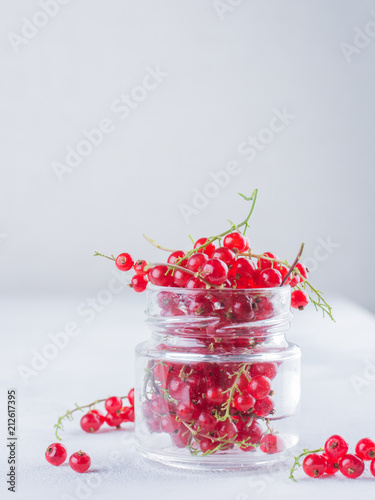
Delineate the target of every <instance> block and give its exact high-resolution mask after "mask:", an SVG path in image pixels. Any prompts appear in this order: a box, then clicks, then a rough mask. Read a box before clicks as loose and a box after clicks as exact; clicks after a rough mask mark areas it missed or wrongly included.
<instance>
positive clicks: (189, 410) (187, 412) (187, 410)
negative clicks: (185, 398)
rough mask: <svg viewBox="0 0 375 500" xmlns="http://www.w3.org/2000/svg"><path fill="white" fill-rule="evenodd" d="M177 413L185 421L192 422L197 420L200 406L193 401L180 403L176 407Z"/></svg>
mask: <svg viewBox="0 0 375 500" xmlns="http://www.w3.org/2000/svg"><path fill="white" fill-rule="evenodd" d="M176 415H177V416H178V418H179V419H180V420H182V421H183V422H190V421H191V420H195V419H196V418H197V416H198V408H197V407H196V406H195V405H194V404H193V403H191V402H187V403H182V402H181V403H178V405H177V408H176Z"/></svg>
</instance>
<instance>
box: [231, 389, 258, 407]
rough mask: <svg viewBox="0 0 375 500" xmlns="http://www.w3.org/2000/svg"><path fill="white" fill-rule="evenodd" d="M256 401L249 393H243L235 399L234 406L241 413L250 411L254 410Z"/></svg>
mask: <svg viewBox="0 0 375 500" xmlns="http://www.w3.org/2000/svg"><path fill="white" fill-rule="evenodd" d="M254 404H255V399H254V398H253V396H251V395H250V394H249V393H248V392H243V393H242V394H239V395H238V396H236V397H235V398H234V406H235V407H236V408H237V410H239V411H248V410H250V408H253V407H254Z"/></svg>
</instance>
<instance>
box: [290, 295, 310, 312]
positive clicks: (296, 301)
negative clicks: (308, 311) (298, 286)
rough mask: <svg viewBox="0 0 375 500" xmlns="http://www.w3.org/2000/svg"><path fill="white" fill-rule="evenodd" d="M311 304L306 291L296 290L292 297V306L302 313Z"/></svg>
mask: <svg viewBox="0 0 375 500" xmlns="http://www.w3.org/2000/svg"><path fill="white" fill-rule="evenodd" d="M308 302H309V296H308V295H307V293H306V292H305V291H304V290H294V292H292V296H291V303H290V304H291V306H292V307H294V309H299V310H300V311H302V310H303V309H304V308H305V306H307V304H308Z"/></svg>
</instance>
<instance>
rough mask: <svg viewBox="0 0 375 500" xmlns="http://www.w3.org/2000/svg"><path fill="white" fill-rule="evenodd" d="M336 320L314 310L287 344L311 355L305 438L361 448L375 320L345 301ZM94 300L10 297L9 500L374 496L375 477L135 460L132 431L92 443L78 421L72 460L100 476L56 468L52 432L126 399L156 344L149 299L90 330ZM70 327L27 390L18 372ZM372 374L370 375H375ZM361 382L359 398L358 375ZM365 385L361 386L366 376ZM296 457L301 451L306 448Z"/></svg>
mask: <svg viewBox="0 0 375 500" xmlns="http://www.w3.org/2000/svg"><path fill="white" fill-rule="evenodd" d="M330 299H331V302H333V305H334V309H335V316H336V319H337V322H336V323H335V324H334V323H332V322H331V321H330V320H328V319H325V320H323V319H322V318H321V315H320V314H318V313H316V312H315V311H314V310H313V308H312V307H311V308H309V309H307V310H305V311H304V312H302V313H296V317H295V319H294V321H293V324H292V330H291V331H290V333H289V335H288V337H289V340H290V341H293V342H296V343H297V344H299V345H300V347H301V348H302V353H303V361H302V409H301V416H302V418H301V429H300V431H301V432H300V433H301V441H300V446H298V450H299V449H302V448H304V447H309V448H315V447H319V446H321V445H322V444H323V443H324V441H325V439H326V438H327V437H329V436H330V435H331V434H334V433H339V434H342V435H343V436H344V437H345V438H346V439H347V440H348V441H349V442H350V445H351V448H350V449H351V450H352V451H354V446H355V443H356V442H357V440H358V439H360V438H361V437H365V436H369V437H373V438H375V411H374V410H375V373H372V375H373V376H372V379H371V376H370V377H368V374H367V379H366V359H367V360H369V361H372V362H373V363H374V364H375V317H374V316H373V315H372V314H370V313H369V312H367V311H365V310H364V309H362V308H361V307H360V306H358V305H356V304H354V303H352V302H349V301H347V300H346V299H343V298H334V297H333V298H330ZM85 300H86V297H85V296H73V297H69V298H68V297H57V296H52V297H30V296H29V297H27V296H25V297H7V298H2V299H1V365H0V366H1V378H0V382H1V393H0V394H1V397H0V399H1V401H0V434H1V442H0V460H1V461H0V466H1V477H0V498H1V499H3V498H16V499H22V500H34V499H38V500H44V499H51V498H54V499H61V500H69V499H70V500H72V499H89V498H93V499H105V500H111V499H118V498H120V495H121V498H129V499H132V500H137V499H146V498H152V499H155V500H157V499H163V500H165V499H166V498H167V499H169V498H170V499H172V498H179V499H180V500H185V499H186V500H191V499H192V498H198V499H203V498H205V499H206V498H209V499H215V500H221V499H223V500H224V499H225V500H250V499H254V498H255V499H256V498H262V499H265V498H280V499H284V498H297V497H298V498H303V499H304V500H309V499H310V498H311V499H313V498H316V496H317V495H319V496H320V497H321V498H328V497H332V498H345V499H346V498H348V499H349V498H354V497H355V496H358V495H364V496H365V495H368V496H367V497H368V498H370V496H369V494H370V493H371V494H372V496H374V492H375V478H373V477H372V476H371V475H370V473H369V472H368V466H367V471H366V473H365V474H364V476H362V477H361V478H360V479H357V480H349V479H345V478H344V477H343V476H341V475H340V474H337V475H336V476H335V477H324V478H322V479H319V480H313V479H310V478H307V477H306V476H304V474H303V473H302V472H297V474H296V477H297V479H298V482H297V484H295V483H292V482H291V481H290V480H289V479H288V475H289V471H288V470H287V469H283V468H281V469H280V468H279V469H277V470H275V471H274V472H268V473H264V472H262V473H254V472H251V473H250V472H241V473H203V472H202V473H197V472H189V471H185V470H180V469H173V468H168V467H166V466H164V465H159V464H157V463H153V462H149V461H146V460H145V459H142V458H140V457H139V456H137V454H136V453H135V451H134V442H133V433H132V428H131V425H130V424H127V427H125V428H124V429H123V430H121V431H112V430H109V429H108V428H107V429H106V430H103V431H101V432H99V433H97V434H94V435H91V434H86V433H84V432H83V431H81V429H80V426H79V416H78V417H77V418H76V419H75V420H74V421H73V422H71V423H67V425H66V428H65V432H64V433H63V438H64V441H63V442H64V444H65V445H66V446H67V448H68V453H73V452H74V451H78V450H79V449H83V450H85V451H86V452H87V453H89V454H90V456H91V459H92V468H91V470H90V472H89V473H86V474H77V473H75V472H73V471H72V470H71V469H70V468H69V466H68V465H63V466H60V467H53V466H50V465H49V464H47V462H46V461H45V458H44V452H45V449H46V448H47V446H48V445H49V444H50V443H52V442H54V441H55V438H54V430H53V426H54V423H55V422H56V420H57V418H58V416H59V415H62V414H63V413H64V412H65V411H66V410H67V409H68V408H73V407H74V403H75V402H77V403H79V404H82V405H83V404H87V403H91V402H92V401H94V400H95V399H98V398H105V397H107V396H110V395H123V394H124V393H126V392H127V390H128V389H129V388H130V387H131V386H133V383H134V373H133V372H134V360H133V351H134V346H135V345H136V344H137V343H138V342H139V341H141V340H143V339H145V338H147V336H148V330H147V326H146V325H145V324H144V323H143V321H144V313H143V311H144V308H145V297H144V295H142V294H140V295H137V296H134V294H132V292H131V291H130V290H126V291H124V292H123V293H121V294H119V295H117V296H115V298H114V300H113V301H112V302H111V303H110V304H109V305H108V306H106V307H105V308H104V310H103V311H101V312H98V313H97V314H96V317H95V319H94V320H93V321H92V322H90V323H87V322H85V319H84V318H83V317H80V316H78V315H77V312H76V308H77V306H78V305H79V304H80V303H81V302H83V301H85ZM69 321H75V322H77V323H78V324H79V326H80V327H81V328H82V332H81V333H80V334H79V335H78V336H77V337H75V338H73V339H72V340H71V341H70V343H69V345H68V346H67V347H66V348H65V349H64V350H62V351H61V352H59V354H58V356H57V357H56V358H55V359H54V360H51V361H50V362H49V364H48V366H47V367H46V368H45V369H44V370H43V371H41V372H40V373H38V375H37V376H34V377H31V378H30V380H29V385H28V386H25V384H24V383H23V381H22V379H21V377H20V375H19V373H18V370H17V367H18V366H19V365H20V364H24V365H30V360H31V350H32V349H37V350H40V349H41V348H42V347H43V346H44V345H45V343H46V342H48V334H49V333H56V332H58V331H59V330H61V329H62V328H64V325H65V324H66V323H67V322H69ZM370 375H371V374H370ZM353 376H358V377H362V380H363V381H364V385H363V386H362V387H361V389H359V391H356V390H355V388H354V387H353V384H352V377H353ZM357 380H359V379H357ZM13 387H16V388H17V390H18V449H17V452H18V464H17V477H18V483H17V492H16V494H11V493H10V492H8V491H7V486H6V480H5V473H6V471H7V467H6V444H5V437H6V435H5V434H6V406H5V403H6V390H7V389H9V388H13ZM298 450H297V451H298Z"/></svg>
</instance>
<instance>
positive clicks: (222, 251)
mask: <svg viewBox="0 0 375 500" xmlns="http://www.w3.org/2000/svg"><path fill="white" fill-rule="evenodd" d="M212 258H213V259H219V260H222V261H223V262H225V263H226V265H227V266H228V267H230V266H232V265H233V264H234V261H235V259H236V254H235V253H234V252H232V250H231V249H230V248H226V247H220V248H217V249H216V250H215V251H214V253H213V254H212Z"/></svg>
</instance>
